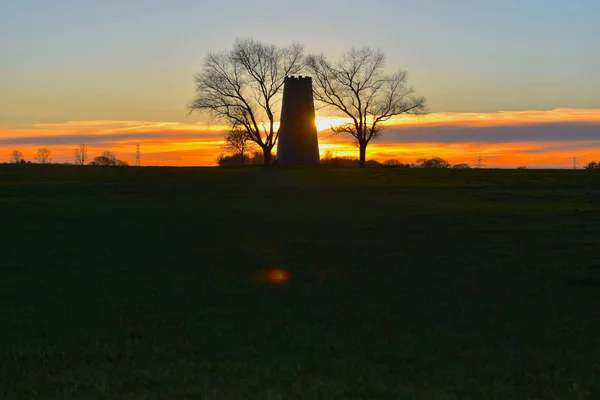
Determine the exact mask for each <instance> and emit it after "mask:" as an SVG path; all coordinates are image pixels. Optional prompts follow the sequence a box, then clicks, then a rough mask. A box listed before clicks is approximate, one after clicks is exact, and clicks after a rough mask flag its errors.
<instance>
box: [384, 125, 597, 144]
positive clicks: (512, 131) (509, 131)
mask: <svg viewBox="0 0 600 400" xmlns="http://www.w3.org/2000/svg"><path fill="white" fill-rule="evenodd" d="M384 135H385V136H384V137H383V138H382V140H384V141H385V142H387V143H480V144H492V143H515V142H562V141H564V142H574V141H600V123H579V122H577V123H566V122H560V123H544V124H527V125H500V126H478V127H473V126H452V125H450V126H422V127H407V128H404V127H401V126H395V127H390V128H389V129H388V130H387V131H386V132H385V133H384Z"/></svg>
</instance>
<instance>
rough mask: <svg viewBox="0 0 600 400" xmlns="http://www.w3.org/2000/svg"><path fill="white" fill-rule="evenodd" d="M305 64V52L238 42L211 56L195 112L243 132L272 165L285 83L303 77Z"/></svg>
mask: <svg viewBox="0 0 600 400" xmlns="http://www.w3.org/2000/svg"><path fill="white" fill-rule="evenodd" d="M303 63H304V47H303V46H301V45H299V44H292V45H290V46H288V47H277V46H275V45H269V44H264V43H261V42H258V41H255V40H252V39H245V40H239V39H238V40H236V41H235V43H234V44H233V48H232V49H231V50H229V51H224V52H211V53H209V54H208V55H207V56H206V58H205V59H204V67H203V69H202V72H200V73H198V74H196V76H195V82H196V97H195V98H194V99H193V100H192V102H191V103H190V106H189V111H190V113H191V112H193V111H195V110H198V111H201V112H205V113H207V114H209V115H210V116H212V117H213V118H215V119H217V120H219V121H223V122H227V123H229V124H230V125H231V126H232V127H234V128H239V129H243V130H245V131H246V132H247V134H248V139H249V140H250V141H252V142H254V143H256V144H257V145H258V146H259V147H260V148H261V149H262V151H263V155H264V157H263V158H264V164H266V165H268V164H271V150H272V149H273V147H274V146H275V144H276V143H277V132H276V131H275V126H274V125H275V108H276V105H277V103H278V101H279V99H280V92H281V90H282V87H283V83H284V79H285V77H286V76H288V75H295V74H298V73H299V72H300V71H301V69H302V67H303Z"/></svg>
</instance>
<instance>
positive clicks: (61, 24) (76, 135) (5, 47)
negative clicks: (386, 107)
mask: <svg viewBox="0 0 600 400" xmlns="http://www.w3.org/2000/svg"><path fill="white" fill-rule="evenodd" d="M598 15H600V2H598V1H595V0H569V1H566V0H546V1H541V0H520V1H514V0H505V1H501V2H500V1H485V0H478V1H476V0H457V1H452V2H450V1H447V0H423V1H419V2H415V1H410V2H409V1H403V0H393V1H392V0H387V1H382V0H370V1H369V2H365V1H362V2H360V1H355V0H346V1H343V0H339V1H332V0H320V1H315V0H306V1H303V2H287V1H283V0H279V1H270V0H254V1H252V2H250V1H232V0H221V1H202V0H194V1H192V0H170V1H166V0H163V1H158V0H127V1H123V0H119V1H113V0H105V1H102V2H84V1H80V0H71V1H67V0H54V1H47V0H4V1H2V2H0V54H1V56H0V162H2V161H8V158H9V156H10V152H11V151H12V150H14V149H18V150H21V151H22V152H23V153H24V155H25V158H27V159H30V158H32V157H33V154H34V153H35V150H36V149H37V148H39V147H48V148H50V149H51V151H52V153H53V159H54V160H55V161H60V162H63V161H71V160H72V159H73V156H72V153H73V149H74V148H75V146H76V145H77V144H78V143H81V142H83V141H85V142H86V143H87V144H88V146H89V147H90V152H91V153H92V154H91V155H92V156H93V155H98V154H100V153H101V152H102V151H103V150H112V151H114V152H115V153H116V154H117V156H119V157H120V158H123V159H125V160H128V161H130V162H133V160H134V156H135V143H137V142H140V146H141V150H142V159H143V164H144V165H214V163H215V159H216V156H217V155H218V153H220V152H221V151H222V149H221V148H220V144H221V142H222V132H221V131H220V130H219V127H218V126H214V125H210V124H207V119H206V117H205V116H203V115H201V114H192V115H188V113H187V104H188V102H189V101H190V100H191V99H192V97H193V96H194V82H193V75H194V73H196V72H199V71H200V70H201V67H202V60H203V58H204V56H205V55H206V54H207V53H208V52H209V51H215V50H216V51H218V50H225V49H228V48H230V47H231V45H232V43H233V41H234V40H235V39H236V38H246V37H252V38H254V39H257V40H260V41H263V42H266V43H273V44H277V45H288V44H290V43H292V42H299V43H302V44H303V45H304V46H305V47H306V50H307V52H309V53H324V54H326V55H327V56H328V57H330V58H332V59H336V58H337V57H339V56H340V55H341V54H342V53H343V52H345V51H347V50H348V49H349V48H350V47H352V46H357V47H360V46H364V45H366V46H372V47H377V48H380V49H381V50H382V51H384V52H385V54H386V55H387V68H388V69H389V70H390V71H393V70H397V69H400V68H401V69H405V70H407V71H408V73H409V81H410V84H411V85H412V86H414V88H415V89H416V90H417V93H418V94H420V95H423V96H425V97H426V98H427V100H428V111H429V114H428V115H426V116H424V117H421V118H419V119H418V120H416V121H413V120H410V121H409V120H408V119H398V120H396V121H395V123H393V124H389V126H388V130H387V132H386V133H385V134H384V136H383V137H382V139H380V140H378V141H377V142H373V143H372V144H371V145H370V148H369V151H368V156H369V157H370V158H375V159H379V160H382V161H383V160H385V159H388V158H398V159H401V160H403V161H409V160H411V159H412V160H414V159H416V158H418V157H421V156H423V155H425V156H444V157H446V158H448V159H449V160H451V161H453V162H466V163H471V164H472V163H474V162H475V159H476V158H477V157H478V155H479V154H482V155H483V156H484V157H485V158H486V159H487V162H488V163H489V164H490V166H509V167H510V166H520V165H528V166H532V167H535V166H539V167H563V166H566V165H570V164H569V160H570V159H571V158H572V157H578V158H581V161H582V162H583V161H589V160H591V159H593V158H594V157H596V159H600V120H599V119H598V115H600V78H599V77H598V75H597V72H598V71H600V44H598V42H597V38H598V37H600V24H597V21H596V19H597V16H598ZM319 116H320V118H321V120H320V121H318V125H319V126H321V127H325V125H327V124H326V123H325V122H324V121H325V117H330V116H332V115H331V114H328V113H327V112H325V111H323V112H320V115H319ZM473 121H479V122H478V123H476V124H475V123H473ZM481 121H485V123H484V124H483V123H481ZM320 143H321V150H322V151H326V150H332V151H335V152H336V153H337V154H338V155H344V156H357V152H356V148H355V147H354V146H353V145H352V143H351V141H350V140H349V139H348V138H343V137H331V136H330V135H329V134H328V133H327V132H326V129H324V130H322V131H321V132H320ZM96 153H98V154H96ZM570 163H571V164H572V162H570Z"/></svg>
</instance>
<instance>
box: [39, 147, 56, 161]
mask: <svg viewBox="0 0 600 400" xmlns="http://www.w3.org/2000/svg"><path fill="white" fill-rule="evenodd" d="M51 155H52V152H51V151H50V150H49V149H47V148H46V147H42V148H41V149H37V153H35V159H36V160H37V161H38V162H39V163H40V164H48V163H49V162H50V156H51Z"/></svg>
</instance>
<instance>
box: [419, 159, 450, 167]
mask: <svg viewBox="0 0 600 400" xmlns="http://www.w3.org/2000/svg"><path fill="white" fill-rule="evenodd" d="M415 166H416V167H417V168H450V163H449V162H448V161H446V160H444V159H443V158H441V157H433V158H419V159H417V161H416V162H415Z"/></svg>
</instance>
